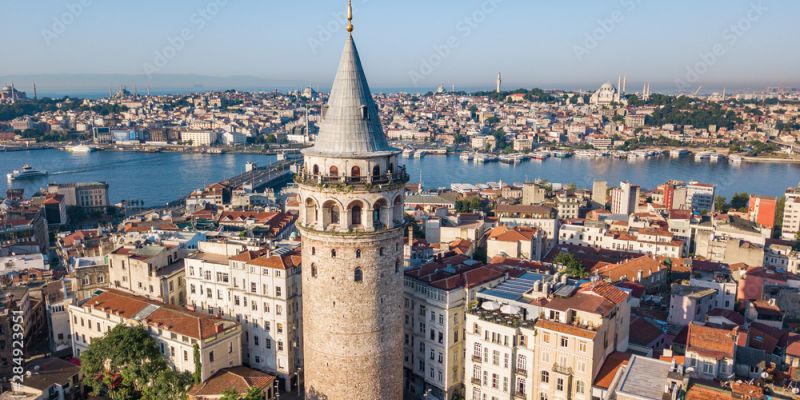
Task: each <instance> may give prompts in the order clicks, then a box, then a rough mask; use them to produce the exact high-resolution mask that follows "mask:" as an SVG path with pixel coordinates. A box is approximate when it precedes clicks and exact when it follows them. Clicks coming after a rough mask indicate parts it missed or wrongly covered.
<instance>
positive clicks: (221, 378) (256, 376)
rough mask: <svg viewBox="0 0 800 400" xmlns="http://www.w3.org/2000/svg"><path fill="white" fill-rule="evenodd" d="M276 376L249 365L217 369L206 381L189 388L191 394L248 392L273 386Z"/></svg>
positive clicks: (215, 394) (217, 394) (213, 394)
mask: <svg viewBox="0 0 800 400" xmlns="http://www.w3.org/2000/svg"><path fill="white" fill-rule="evenodd" d="M274 381H275V377H274V376H272V375H269V374H266V373H264V372H261V371H256V370H254V369H250V368H247V367H233V368H225V369H222V370H219V371H217V373H215V374H214V375H212V376H211V377H210V378H208V379H206V381H205V382H202V383H198V384H196V385H194V386H192V388H191V389H189V392H188V394H189V396H190V397H191V396H221V395H222V394H223V392H225V391H226V390H228V389H233V390H235V391H236V392H237V393H239V394H246V393H247V391H248V390H250V388H252V387H257V388H259V389H263V390H265V389H267V388H269V387H270V386H272V384H273V382H274Z"/></svg>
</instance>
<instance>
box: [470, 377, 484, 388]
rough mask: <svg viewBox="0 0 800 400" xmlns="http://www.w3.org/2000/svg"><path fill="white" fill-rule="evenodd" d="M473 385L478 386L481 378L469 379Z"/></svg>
mask: <svg viewBox="0 0 800 400" xmlns="http://www.w3.org/2000/svg"><path fill="white" fill-rule="evenodd" d="M470 382H472V384H473V385H476V386H480V385H481V378H472V380H471V381H470Z"/></svg>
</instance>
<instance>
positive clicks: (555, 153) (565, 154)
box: [553, 150, 572, 158]
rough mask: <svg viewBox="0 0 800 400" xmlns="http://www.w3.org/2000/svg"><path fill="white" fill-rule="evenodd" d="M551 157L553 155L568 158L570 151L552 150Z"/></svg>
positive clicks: (570, 155) (570, 154)
mask: <svg viewBox="0 0 800 400" xmlns="http://www.w3.org/2000/svg"><path fill="white" fill-rule="evenodd" d="M553 157H555V158H570V157H572V152H570V151H569V150H565V151H561V150H558V151H554V152H553Z"/></svg>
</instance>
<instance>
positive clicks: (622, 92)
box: [619, 75, 628, 96]
mask: <svg viewBox="0 0 800 400" xmlns="http://www.w3.org/2000/svg"><path fill="white" fill-rule="evenodd" d="M627 91H628V76H627V75H623V76H622V90H620V92H619V95H620V96H624V95H625V92H627Z"/></svg>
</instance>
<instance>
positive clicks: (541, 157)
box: [531, 151, 550, 161]
mask: <svg viewBox="0 0 800 400" xmlns="http://www.w3.org/2000/svg"><path fill="white" fill-rule="evenodd" d="M548 158H550V153H548V152H546V151H537V152H536V153H533V155H532V156H531V159H533V160H536V161H545V160H547V159H548Z"/></svg>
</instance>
